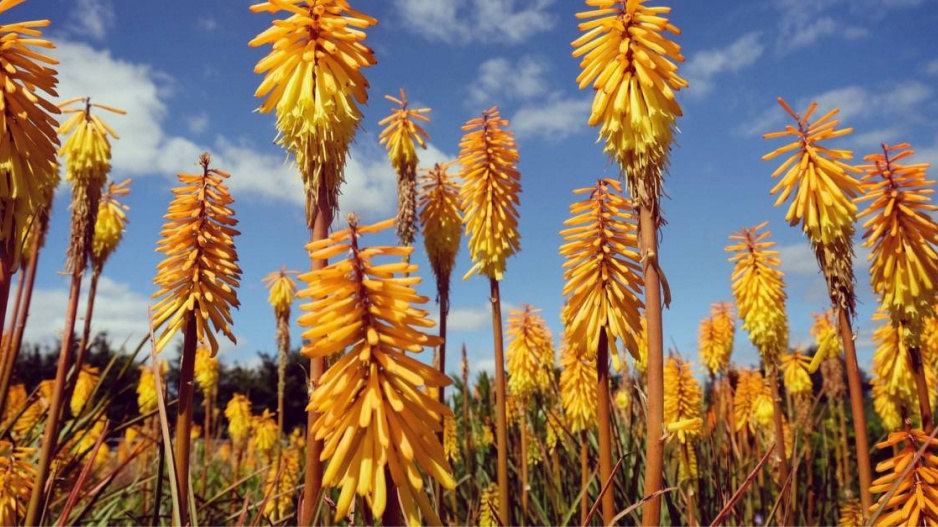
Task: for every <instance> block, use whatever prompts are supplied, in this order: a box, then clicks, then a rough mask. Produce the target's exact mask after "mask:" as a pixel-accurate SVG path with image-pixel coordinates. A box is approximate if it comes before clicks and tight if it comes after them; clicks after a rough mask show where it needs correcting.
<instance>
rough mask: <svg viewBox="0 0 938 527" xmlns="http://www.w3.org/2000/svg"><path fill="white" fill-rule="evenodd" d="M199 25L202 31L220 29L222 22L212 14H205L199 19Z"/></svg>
mask: <svg viewBox="0 0 938 527" xmlns="http://www.w3.org/2000/svg"><path fill="white" fill-rule="evenodd" d="M197 26H198V28H199V29H201V30H202V31H206V32H211V31H215V30H216V29H218V28H219V26H220V24H219V23H218V20H217V19H215V18H213V17H210V16H204V17H202V18H200V19H199V21H198V22H197Z"/></svg>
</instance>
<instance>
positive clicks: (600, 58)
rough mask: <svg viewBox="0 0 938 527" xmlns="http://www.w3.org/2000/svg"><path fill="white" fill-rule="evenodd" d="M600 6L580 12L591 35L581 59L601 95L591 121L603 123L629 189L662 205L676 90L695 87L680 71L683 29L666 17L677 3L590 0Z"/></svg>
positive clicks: (583, 40)
mask: <svg viewBox="0 0 938 527" xmlns="http://www.w3.org/2000/svg"><path fill="white" fill-rule="evenodd" d="M586 4H587V6H589V7H590V8H595V9H593V10H591V11H585V12H582V13H578V14H577V18H579V19H581V20H584V21H583V22H581V23H580V25H579V30H580V31H581V32H583V35H582V36H581V37H580V38H578V39H576V40H575V41H573V43H572V46H573V47H574V48H576V49H575V50H574V52H573V57H574V58H580V59H581V61H580V68H581V70H582V71H581V72H580V75H579V76H578V77H577V82H578V83H579V86H580V89H583V88H586V87H587V86H591V87H592V88H593V91H594V92H595V95H594V96H593V105H592V109H591V110H590V117H589V124H590V126H599V127H600V132H599V135H600V138H601V139H603V140H605V143H606V144H605V151H606V153H607V154H608V155H609V156H610V157H612V158H613V159H615V160H616V162H617V163H618V164H619V166H620V167H621V170H622V174H623V175H624V177H625V178H626V181H627V183H628V187H629V193H630V194H631V195H632V196H633V197H634V198H635V199H636V200H637V201H638V202H639V203H643V204H644V203H654V204H657V202H658V199H659V197H660V196H661V193H662V188H661V187H662V185H661V180H662V173H663V171H664V170H665V168H666V166H667V159H668V154H669V152H670V150H671V143H672V141H673V136H674V132H675V123H676V120H677V118H678V117H680V115H681V107H680V105H678V103H677V100H676V99H675V92H676V91H678V90H680V89H681V88H686V87H687V81H685V80H684V79H682V78H681V77H680V76H678V74H677V65H676V63H677V62H683V61H684V56H683V55H682V54H681V48H680V46H678V45H677V44H675V43H674V41H672V40H671V39H670V38H669V35H668V33H671V34H672V35H678V34H680V30H678V28H677V27H675V26H674V25H673V24H672V23H671V22H670V21H669V20H668V19H667V18H666V17H665V15H667V14H668V13H670V12H671V8H670V7H652V6H650V5H648V2H647V1H646V0H587V2H586Z"/></svg>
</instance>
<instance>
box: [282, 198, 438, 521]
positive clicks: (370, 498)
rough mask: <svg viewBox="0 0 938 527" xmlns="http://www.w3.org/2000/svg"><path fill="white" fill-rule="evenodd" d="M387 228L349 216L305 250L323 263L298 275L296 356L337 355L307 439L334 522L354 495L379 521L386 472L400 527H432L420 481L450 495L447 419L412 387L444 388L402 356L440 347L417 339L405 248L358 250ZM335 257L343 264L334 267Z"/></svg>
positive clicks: (427, 369) (431, 372)
mask: <svg viewBox="0 0 938 527" xmlns="http://www.w3.org/2000/svg"><path fill="white" fill-rule="evenodd" d="M392 225H394V220H386V221H383V222H380V223H376V224H374V225H360V224H359V223H358V219H357V218H356V217H355V216H354V215H349V218H348V228H347V229H343V230H341V231H338V232H335V233H333V234H332V235H331V236H329V237H328V238H326V239H323V240H320V241H315V242H312V243H310V244H308V245H307V249H308V250H309V254H310V259H312V260H330V263H329V265H327V266H326V267H325V268H323V269H317V270H313V271H310V272H309V273H307V274H304V275H301V276H300V279H301V280H302V281H303V282H305V284H306V288H305V289H303V290H302V291H300V293H299V296H300V298H302V299H304V301H305V302H306V303H305V304H303V305H302V309H303V311H304V313H303V314H302V315H301V316H300V318H299V324H300V326H302V327H303V328H304V329H305V331H304V333H303V338H304V339H305V340H306V344H305V346H304V347H303V349H302V353H303V354H304V355H305V356H307V357H311V358H320V357H322V358H324V357H330V356H337V358H336V359H335V362H333V363H332V365H331V366H330V367H329V369H328V370H327V371H326V373H325V374H324V375H323V376H322V377H321V378H320V381H319V385H318V386H317V387H316V388H315V390H314V391H313V393H312V394H311V396H310V402H309V409H310V410H314V411H316V412H318V413H319V414H320V417H319V418H318V419H317V420H316V421H315V422H314V423H313V424H312V428H311V433H312V434H313V435H314V437H315V438H316V439H320V440H323V441H324V447H323V451H322V454H321V456H320V459H321V460H323V461H328V465H327V466H326V469H325V471H324V473H323V480H322V481H323V485H324V486H326V487H334V488H338V489H341V490H340V492H339V498H338V501H337V502H336V518H337V519H338V518H344V517H345V516H346V513H347V512H348V510H349V507H350V506H351V504H352V499H353V498H354V496H355V495H356V494H357V495H359V496H362V497H364V498H366V500H367V502H368V503H369V505H370V507H371V510H372V512H373V513H374V514H375V516H381V515H382V514H383V513H384V510H385V507H386V506H387V500H388V498H389V497H388V495H387V493H386V485H385V483H386V482H385V479H384V478H385V468H388V469H389V472H390V475H391V478H392V479H393V481H394V485H395V486H396V487H397V490H398V496H399V498H400V503H401V507H402V509H403V513H404V518H405V521H406V522H407V523H408V524H414V523H420V521H421V520H420V513H422V515H423V518H424V520H423V521H425V522H426V523H430V524H438V523H439V522H440V521H439V518H437V516H436V513H435V512H434V510H433V508H432V507H431V506H430V504H429V500H428V499H427V496H426V494H425V490H424V483H423V477H422V476H421V474H422V473H423V474H426V475H428V476H430V477H432V478H433V479H435V480H437V481H438V482H439V483H440V484H441V485H442V486H443V487H444V488H448V489H452V488H454V487H455V484H456V482H455V480H454V479H453V476H452V469H451V468H450V466H449V462H448V461H447V460H446V455H445V452H444V448H443V445H441V444H440V442H439V439H438V437H437V433H439V432H442V424H441V422H442V419H443V417H445V416H446V415H451V413H452V411H451V410H450V408H449V407H448V406H446V405H445V404H442V403H440V402H439V401H437V400H436V399H435V398H432V397H430V396H428V395H426V394H425V393H424V391H423V390H422V389H421V388H422V387H428V388H440V387H442V386H446V385H448V384H450V382H451V381H450V379H449V378H448V377H447V376H445V375H444V374H442V373H440V372H439V370H437V369H435V368H433V367H431V366H429V365H427V364H425V363H423V362H421V361H419V360H417V359H415V358H413V357H411V356H410V354H413V353H419V352H421V351H423V349H424V348H425V347H427V346H434V345H438V344H439V343H440V341H439V339H438V338H437V337H433V336H430V335H428V334H426V333H425V330H426V328H431V327H433V325H434V323H433V322H432V321H431V320H429V318H428V316H429V314H428V313H427V312H426V311H424V310H422V309H420V308H419V306H420V304H424V303H426V302H428V301H429V299H428V298H426V297H423V296H419V295H418V294H417V292H416V291H415V289H414V287H415V286H416V285H417V284H419V283H420V281H421V279H420V277H419V276H417V274H416V273H417V270H418V268H417V266H416V265H413V264H410V263H408V262H407V261H406V260H405V258H407V257H408V256H409V255H410V254H411V253H412V252H413V248H412V247H385V246H375V247H366V246H364V245H363V244H362V241H363V240H362V238H363V237H364V236H365V235H368V234H371V233H375V232H378V231H381V230H384V229H387V228H389V227H391V226H392ZM340 254H341V255H344V258H342V259H337V260H333V258H334V257H335V256H338V255H340ZM391 387H393V388H391ZM418 511H419V512H418Z"/></svg>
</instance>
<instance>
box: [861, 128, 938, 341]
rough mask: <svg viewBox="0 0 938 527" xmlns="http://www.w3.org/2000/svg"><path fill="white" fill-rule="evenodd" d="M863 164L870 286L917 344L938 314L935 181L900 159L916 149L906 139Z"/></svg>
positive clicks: (921, 168) (922, 167) (925, 166)
mask: <svg viewBox="0 0 938 527" xmlns="http://www.w3.org/2000/svg"><path fill="white" fill-rule="evenodd" d="M882 150H883V151H882V153H881V154H870V155H868V156H866V157H864V158H863V159H864V161H866V162H868V163H871V164H870V165H866V166H863V167H860V168H862V169H863V170H864V171H865V173H866V175H865V176H864V177H863V179H862V181H863V196H862V197H860V198H858V199H857V200H856V202H857V203H862V202H869V204H868V205H867V208H866V209H865V210H864V211H863V212H861V213H860V215H859V216H858V218H859V219H861V220H865V221H864V223H863V225H862V228H863V229H865V231H866V232H865V233H864V234H863V239H864V240H865V241H864V243H863V246H864V247H869V248H870V249H871V253H870V256H869V260H870V284H871V285H872V286H873V291H874V292H875V293H877V294H878V295H880V299H881V304H882V305H883V307H885V308H886V309H887V310H888V311H889V313H890V314H891V315H892V318H893V320H894V321H896V322H898V323H901V324H902V325H903V326H904V327H905V328H906V329H907V331H906V333H905V336H906V339H907V342H906V343H907V345H909V346H911V347H919V346H920V345H921V341H920V337H921V335H922V329H923V325H924V323H925V320H926V319H927V318H929V317H931V316H934V314H935V298H936V291H938V283H936V282H938V221H936V220H935V218H934V213H935V212H936V211H938V206H936V205H934V204H932V203H931V197H930V196H931V195H932V194H934V192H935V190H934V188H933V187H934V186H935V182H934V181H932V180H930V179H928V178H927V177H926V175H925V171H926V170H927V169H928V166H929V165H928V163H912V164H905V163H900V162H901V161H903V160H906V159H908V158H910V157H911V156H912V155H913V154H914V151H913V150H912V149H911V148H910V147H909V145H908V144H907V143H902V144H898V145H893V146H887V145H885V144H884V145H882Z"/></svg>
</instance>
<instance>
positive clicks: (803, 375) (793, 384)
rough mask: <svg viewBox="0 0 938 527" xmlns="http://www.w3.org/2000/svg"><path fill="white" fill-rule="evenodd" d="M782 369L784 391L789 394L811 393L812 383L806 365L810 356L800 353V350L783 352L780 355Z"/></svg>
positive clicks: (809, 360)
mask: <svg viewBox="0 0 938 527" xmlns="http://www.w3.org/2000/svg"><path fill="white" fill-rule="evenodd" d="M780 361H781V369H782V382H783V383H784V384H785V391H787V392H788V393H790V394H796V393H809V394H810V393H811V390H812V388H813V385H812V384H811V374H810V373H809V370H808V365H809V364H810V363H811V358H810V357H808V356H807V355H804V354H802V353H801V350H795V351H794V352H792V353H783V354H782V355H781V357H780Z"/></svg>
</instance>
